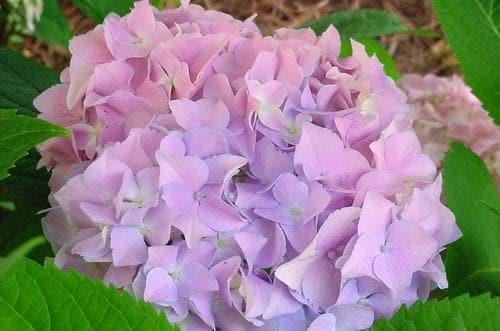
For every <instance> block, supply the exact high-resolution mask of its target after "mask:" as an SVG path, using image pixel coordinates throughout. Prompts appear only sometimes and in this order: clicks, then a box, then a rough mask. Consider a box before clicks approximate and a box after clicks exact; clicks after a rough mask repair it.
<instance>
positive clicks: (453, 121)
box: [400, 74, 500, 186]
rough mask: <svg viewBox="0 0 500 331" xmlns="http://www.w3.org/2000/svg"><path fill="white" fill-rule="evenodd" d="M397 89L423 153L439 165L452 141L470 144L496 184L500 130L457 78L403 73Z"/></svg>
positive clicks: (499, 166) (499, 179)
mask: <svg viewBox="0 0 500 331" xmlns="http://www.w3.org/2000/svg"><path fill="white" fill-rule="evenodd" d="M400 85H401V88H402V89H403V90H404V91H405V92H407V93H408V98H409V101H410V103H411V104H412V105H413V107H414V108H415V111H416V116H415V124H414V127H415V133H416V134H417V135H418V137H419V139H420V141H421V142H422V148H423V150H424V152H425V153H426V154H427V155H429V157H430V158H432V160H433V161H434V162H435V163H436V164H437V165H438V166H440V165H441V163H442V161H443V158H444V153H445V152H446V150H447V149H448V147H449V145H450V143H451V142H452V141H453V140H458V141H460V142H462V143H464V144H465V145H466V146H468V147H470V148H471V149H472V150H473V151H474V152H475V153H476V154H478V155H479V156H480V157H481V158H482V159H483V160H484V161H485V162H486V165H487V167H488V169H489V170H490V171H491V173H492V174H493V177H494V179H495V181H496V183H497V186H499V185H500V161H499V160H500V152H499V151H500V129H499V128H498V126H497V125H495V123H494V122H493V120H492V119H491V118H490V117H489V116H488V113H487V112H486V110H484V109H483V108H482V106H481V102H480V101H479V100H478V99H477V98H476V97H475V96H474V95H473V94H472V92H471V89H470V87H468V86H467V85H465V83H464V81H463V80H462V78H461V77H458V76H452V77H448V78H447V77H438V76H435V75H432V74H427V75H424V76H421V75H417V74H408V75H404V76H403V77H402V79H401V83H400Z"/></svg>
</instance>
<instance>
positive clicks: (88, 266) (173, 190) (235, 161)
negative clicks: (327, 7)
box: [35, 1, 461, 331]
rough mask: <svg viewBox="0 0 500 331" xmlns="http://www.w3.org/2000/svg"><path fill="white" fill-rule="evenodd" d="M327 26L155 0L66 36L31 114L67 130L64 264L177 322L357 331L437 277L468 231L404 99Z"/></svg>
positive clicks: (56, 148)
mask: <svg viewBox="0 0 500 331" xmlns="http://www.w3.org/2000/svg"><path fill="white" fill-rule="evenodd" d="M352 46H353V55H352V56H349V57H347V58H339V50H340V37H339V34H338V32H337V31H336V30H335V28H334V27H330V28H328V29H327V30H326V31H325V32H324V33H323V34H322V35H321V36H319V37H318V36H316V35H315V34H314V33H313V31H312V30H310V29H301V30H293V29H280V30H277V31H276V32H275V34H274V35H272V36H268V37H263V36H262V35H261V34H260V32H259V30H258V29H257V27H256V26H255V24H254V23H253V22H252V19H251V18H250V19H248V20H247V21H245V22H241V21H238V20H235V19H233V18H232V17H230V16H229V15H226V14H223V13H220V12H215V11H205V10H203V9H202V8H201V7H198V6H194V5H190V4H189V3H188V2H186V1H185V2H184V3H183V5H182V6H181V7H179V8H177V9H171V10H165V11H158V10H156V9H153V8H152V7H151V6H150V5H149V4H148V2H147V1H140V2H137V3H136V4H135V7H134V8H133V9H132V11H131V13H130V14H128V15H127V16H125V17H118V16H116V15H113V14H111V15H109V16H108V17H107V18H106V19H105V21H104V23H103V24H102V25H100V26H98V27H97V28H95V29H94V30H93V31H90V32H88V33H87V34H85V35H81V36H78V37H75V38H74V39H73V40H72V41H71V44H70V50H71V52H72V60H71V64H70V67H69V68H68V69H66V70H65V71H64V72H63V73H62V75H61V84H60V85H56V86H54V87H52V88H50V89H48V90H47V91H45V92H43V93H42V94H41V95H40V96H39V97H38V98H37V99H36V100H35V105H36V107H37V108H38V109H39V110H40V112H41V114H40V117H43V118H45V119H47V120H49V121H52V122H54V123H57V124H59V125H63V126H65V127H67V128H68V129H70V130H71V131H72V133H73V134H72V136H71V137H66V138H54V139H52V140H49V141H47V142H46V143H43V144H42V145H40V146H39V151H40V153H41V154H42V161H41V164H42V165H45V166H47V167H50V168H52V179H51V181H50V187H51V190H52V193H51V195H50V197H49V199H50V202H51V204H52V208H51V209H50V211H49V213H48V214H47V216H46V217H45V218H44V220H43V227H44V231H45V234H46V236H47V237H48V238H49V240H50V242H51V244H52V246H53V248H54V251H55V252H56V257H55V263H56V264H57V265H58V266H59V267H61V268H64V269H66V268H75V269H77V270H78V271H79V272H82V273H85V274H87V275H89V276H91V277H95V278H102V279H103V280H104V281H105V282H106V283H112V284H114V285H115V286H117V287H119V288H122V289H124V290H127V291H129V292H131V293H133V294H134V295H135V296H136V297H138V298H140V299H143V300H145V301H147V302H150V303H151V304H154V305H155V306H156V307H157V308H158V309H161V310H163V311H165V312H166V314H167V316H168V318H169V320H171V321H172V322H175V323H178V324H179V325H180V326H181V328H182V329H185V330H267V329H269V330H276V329H286V330H297V331H303V330H307V329H309V330H332V329H338V330H361V329H366V328H369V327H370V325H371V324H372V323H373V321H374V320H375V319H376V318H380V317H381V316H386V317H388V316H390V315H392V314H393V313H394V312H395V311H396V310H397V309H398V308H399V307H400V306H401V305H402V304H411V303H413V302H414V301H416V300H417V299H418V298H422V299H426V298H427V295H428V294H429V291H430V289H432V288H435V287H441V288H444V287H446V286H447V283H446V276H445V274H444V268H443V264H442V261H441V259H440V252H441V251H442V250H443V249H444V248H445V245H447V244H449V243H450V242H452V241H454V240H456V239H458V238H459V237H460V235H461V234H460V230H459V229H458V228H457V226H456V225H455V220H454V217H453V214H451V212H450V211H449V210H448V209H447V208H446V207H445V206H443V205H442V204H441V202H440V200H439V198H440V193H441V179H440V177H439V175H437V174H436V167H435V165H434V163H433V162H432V160H431V159H430V158H429V157H427V156H426V155H425V154H423V152H422V148H421V145H420V143H419V140H418V139H417V137H416V135H415V133H414V132H413V130H412V128H411V122H412V119H411V118H412V117H411V112H410V108H409V106H408V104H407V101H406V97H405V95H404V94H403V93H402V92H401V91H400V90H399V89H398V87H397V86H396V85H395V84H394V82H393V81H392V80H391V79H390V78H388V77H387V76H386V75H385V73H384V71H383V67H382V65H381V64H380V62H379V61H378V59H377V58H376V57H369V56H368V55H367V54H366V52H365V51H364V48H363V46H362V45H360V44H358V43H356V42H355V41H353V42H352Z"/></svg>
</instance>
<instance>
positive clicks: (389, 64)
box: [340, 38, 400, 81]
mask: <svg viewBox="0 0 500 331" xmlns="http://www.w3.org/2000/svg"><path fill="white" fill-rule="evenodd" d="M356 41H357V42H359V43H361V44H363V45H364V46H365V51H366V53H368V55H370V56H371V55H376V56H377V58H378V59H379V61H380V63H382V64H383V65H384V71H385V73H386V74H387V75H388V76H389V77H392V78H393V79H394V80H395V81H398V80H399V78H400V76H399V72H398V69H397V68H396V62H394V59H393V58H392V56H391V54H389V52H388V51H387V50H386V49H385V47H384V46H383V45H382V44H381V43H379V42H378V41H377V40H375V39H366V38H362V39H358V40H356ZM351 54H352V47H351V42H350V41H348V40H343V41H342V45H341V50H340V57H341V58H344V57H346V56H349V55H351Z"/></svg>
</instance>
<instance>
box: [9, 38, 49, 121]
mask: <svg viewBox="0 0 500 331" xmlns="http://www.w3.org/2000/svg"><path fill="white" fill-rule="evenodd" d="M58 82H59V75H58V74H57V73H56V72H55V71H53V70H50V69H48V68H45V67H43V66H41V65H39V64H37V63H35V62H32V61H30V60H28V59H26V58H25V57H24V56H22V55H21V54H19V53H17V52H14V51H11V50H8V49H6V48H0V108H15V109H17V111H18V113H19V114H22V115H29V116H36V114H37V113H38V112H37V110H36V109H35V108H34V107H33V99H34V98H35V97H36V96H38V95H39V94H40V93H41V92H43V91H44V90H45V89H47V88H49V87H50V86H52V85H55V84H57V83H58Z"/></svg>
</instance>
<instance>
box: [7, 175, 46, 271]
mask: <svg viewBox="0 0 500 331" xmlns="http://www.w3.org/2000/svg"><path fill="white" fill-rule="evenodd" d="M46 185H47V184H45V186H46ZM45 199H47V196H45ZM13 202H14V204H15V209H14V210H13V211H11V212H8V213H7V214H6V216H5V217H2V218H0V227H1V229H2V230H1V231H0V256H5V255H8V254H10V253H11V252H12V251H14V250H15V249H16V248H17V247H18V246H19V245H22V244H23V243H24V242H26V241H27V240H29V239H30V238H33V237H35V236H39V235H42V234H43V231H42V223H41V221H40V218H41V216H40V215H38V214H37V212H38V211H39V209H35V208H34V207H32V206H31V204H30V202H29V201H22V200H18V199H15V198H14V199H13ZM27 256H28V257H29V258H31V259H33V260H35V261H37V262H40V263H43V262H44V261H45V258H46V257H52V256H54V254H53V252H52V248H51V247H50V245H49V243H47V242H45V243H44V244H43V245H40V246H38V247H36V248H35V249H33V250H32V251H31V252H30V253H29V254H27Z"/></svg>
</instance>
